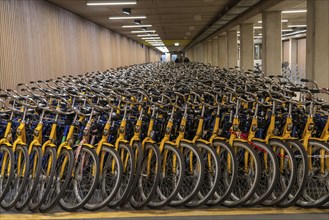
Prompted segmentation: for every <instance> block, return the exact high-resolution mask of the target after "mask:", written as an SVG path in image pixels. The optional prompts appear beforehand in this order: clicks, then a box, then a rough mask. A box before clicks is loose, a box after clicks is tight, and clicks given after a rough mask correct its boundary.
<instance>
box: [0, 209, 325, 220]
mask: <svg viewBox="0 0 329 220" xmlns="http://www.w3.org/2000/svg"><path fill="white" fill-rule="evenodd" d="M0 213H1V214H0V220H7V219H8V220H14V219H15V220H16V219H23V220H28V219H36V220H37V219H120V220H129V219H141V220H142V219H144V220H148V219H157V220H165V219H169V220H174V219H183V220H199V219H206V220H215V219H219V220H221V219H223V220H224V219H232V220H235V219H236V220H242V219H252V220H258V219H259V220H263V219H274V220H276V219H278V220H283V219H289V220H295V219H296V220H307V219H311V220H329V210H328V209H327V210H324V209H322V210H321V209H301V208H297V207H291V208H287V209H278V208H248V209H247V208H234V209H228V208H224V207H221V208H210V209H197V210H191V209H164V210H147V209H146V210H137V211H136V210H130V209H127V210H107V209H105V210H102V211H97V212H86V211H79V212H76V213H69V212H64V211H62V210H60V209H58V210H54V211H53V212H52V213H47V214H41V213H31V212H28V211H25V212H23V213H22V212H14V211H11V212H6V211H4V210H1V209H0Z"/></svg>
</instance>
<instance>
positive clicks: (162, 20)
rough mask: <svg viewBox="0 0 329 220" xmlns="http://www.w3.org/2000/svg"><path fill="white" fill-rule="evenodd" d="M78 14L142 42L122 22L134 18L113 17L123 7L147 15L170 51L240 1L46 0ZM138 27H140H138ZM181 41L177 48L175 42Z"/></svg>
mask: <svg viewBox="0 0 329 220" xmlns="http://www.w3.org/2000/svg"><path fill="white" fill-rule="evenodd" d="M46 1H48V2H51V3H54V4H56V5H58V6H60V7H62V8H64V9H67V10H69V11H71V12H73V13H75V14H78V15H80V16H82V17H85V18H87V19H89V20H91V21H93V22H95V23H97V24H99V25H101V26H103V27H106V28H109V29H111V30H114V31H116V32H118V33H120V34H122V35H125V36H127V37H129V38H132V39H134V40H136V41H138V42H141V43H145V42H142V41H141V39H140V38H139V37H137V36H136V34H132V33H130V31H131V30H133V29H130V28H129V29H128V28H127V29H124V28H122V25H130V24H131V25H133V20H109V16H125V15H124V14H123V13H122V9H123V8H128V7H129V8H131V9H132V14H131V16H137V15H145V16H146V17H147V18H146V19H142V24H151V25H152V27H150V28H148V29H149V30H151V29H152V30H156V33H157V34H159V37H161V40H163V42H164V43H165V44H166V46H167V48H168V49H169V50H170V51H179V50H182V49H183V48H184V47H185V46H186V45H187V44H188V43H190V41H191V40H192V39H194V38H195V37H196V36H197V35H199V34H200V33H201V32H203V31H204V29H205V28H207V26H208V25H209V24H211V23H213V22H214V20H216V19H217V18H218V16H219V13H220V12H222V11H225V9H226V8H228V7H230V6H231V5H232V4H234V3H236V2H237V0H138V1H137V4H136V5H129V6H88V5H86V3H87V1H86V0H46ZM136 30H138V29H136ZM175 42H178V43H180V46H178V47H175V46H174V43H175Z"/></svg>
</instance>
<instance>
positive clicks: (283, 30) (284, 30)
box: [281, 29, 293, 32]
mask: <svg viewBox="0 0 329 220" xmlns="http://www.w3.org/2000/svg"><path fill="white" fill-rule="evenodd" d="M281 31H282V32H286V31H293V29H282V30H281Z"/></svg>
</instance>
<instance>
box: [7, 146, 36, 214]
mask: <svg viewBox="0 0 329 220" xmlns="http://www.w3.org/2000/svg"><path fill="white" fill-rule="evenodd" d="M14 158H15V163H14V166H13V167H14V169H13V170H14V178H13V180H12V181H11V182H10V186H9V188H8V192H7V193H6V195H5V196H4V198H2V201H1V207H2V208H3V209H5V210H9V209H11V208H13V207H14V206H15V205H16V203H17V202H18V201H19V199H20V197H21V195H22V193H23V191H24V186H25V185H26V182H27V179H28V176H29V172H30V169H25V168H28V167H29V166H30V159H29V156H28V153H27V147H26V146H25V145H17V146H16V150H15V152H14Z"/></svg>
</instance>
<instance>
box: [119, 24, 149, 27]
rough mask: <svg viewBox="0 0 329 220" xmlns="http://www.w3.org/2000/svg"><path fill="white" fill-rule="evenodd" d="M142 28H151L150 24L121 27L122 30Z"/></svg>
mask: <svg viewBox="0 0 329 220" xmlns="http://www.w3.org/2000/svg"><path fill="white" fill-rule="evenodd" d="M140 27H141V28H142V27H152V25H151V24H136V25H122V28H140Z"/></svg>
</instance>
